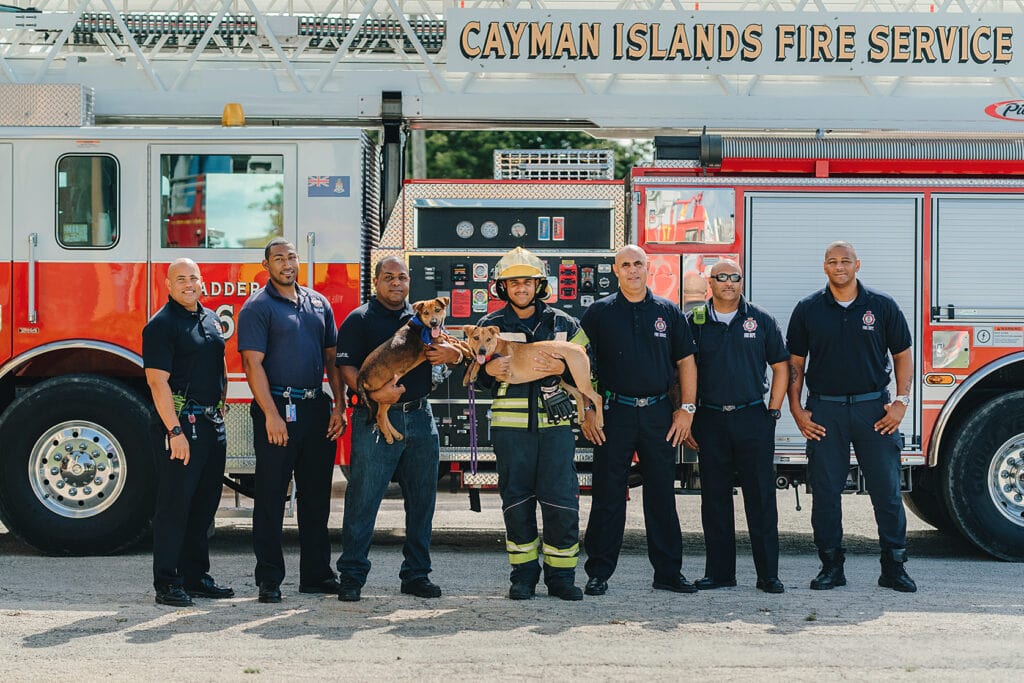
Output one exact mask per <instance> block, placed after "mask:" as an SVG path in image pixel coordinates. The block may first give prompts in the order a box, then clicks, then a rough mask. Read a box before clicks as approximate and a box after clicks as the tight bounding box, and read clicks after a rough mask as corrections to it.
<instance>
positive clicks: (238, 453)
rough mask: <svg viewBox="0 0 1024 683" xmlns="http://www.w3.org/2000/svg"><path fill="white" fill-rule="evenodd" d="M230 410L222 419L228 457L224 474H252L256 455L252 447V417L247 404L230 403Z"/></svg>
mask: <svg viewBox="0 0 1024 683" xmlns="http://www.w3.org/2000/svg"><path fill="white" fill-rule="evenodd" d="M231 407H232V410H229V411H228V414H227V417H225V418H224V428H225V430H226V431H227V437H228V457H227V464H226V465H225V467H224V471H225V472H230V473H232V474H252V473H253V472H255V471H256V453H255V452H254V451H253V447H252V416H251V415H249V405H248V404H247V403H232V404H231Z"/></svg>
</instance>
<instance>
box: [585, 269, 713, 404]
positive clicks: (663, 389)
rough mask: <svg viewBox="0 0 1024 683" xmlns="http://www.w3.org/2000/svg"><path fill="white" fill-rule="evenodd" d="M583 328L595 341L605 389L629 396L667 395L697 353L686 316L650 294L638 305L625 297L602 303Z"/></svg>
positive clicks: (589, 310)
mask: <svg viewBox="0 0 1024 683" xmlns="http://www.w3.org/2000/svg"><path fill="white" fill-rule="evenodd" d="M580 325H581V326H582V327H583V331H584V332H586V334H587V338H588V339H590V350H591V356H592V357H593V359H594V362H595V365H596V374H597V379H598V383H599V385H600V387H601V389H602V390H605V391H612V392H615V393H617V394H622V395H624V396H632V397H634V398H636V397H641V396H658V395H660V394H664V393H667V392H668V390H669V388H670V387H671V386H672V382H673V379H674V377H675V370H676V363H677V362H679V361H680V360H682V359H683V358H686V357H687V356H691V355H693V354H694V353H695V352H696V350H697V347H696V345H695V344H694V342H693V336H692V335H691V334H690V327H689V325H687V324H686V318H685V317H684V316H683V312H682V311H681V310H679V307H678V306H676V305H675V304H674V303H672V302H671V301H669V300H668V299H664V298H662V297H660V296H655V295H654V294H652V293H651V290H650V289H649V288H648V290H647V296H646V297H644V299H643V301H638V302H636V303H633V302H631V301H630V300H629V299H627V298H626V297H624V296H623V295H622V292H616V293H615V294H612V295H610V296H606V297H604V298H602V299H598V300H597V301H595V302H594V303H592V304H591V305H590V306H589V307H588V308H587V310H586V311H585V312H584V313H583V317H582V318H581V319H580Z"/></svg>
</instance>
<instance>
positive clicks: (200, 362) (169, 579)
mask: <svg viewBox="0 0 1024 683" xmlns="http://www.w3.org/2000/svg"><path fill="white" fill-rule="evenodd" d="M166 284H167V291H168V299H167V303H166V304H165V305H164V307H163V308H161V309H160V310H159V311H158V312H157V314H156V315H154V316H153V318H152V319H151V320H150V321H149V323H148V324H147V325H146V327H145V328H143V330H142V359H143V364H144V366H145V369H146V382H147V383H148V384H149V389H150V392H151V393H152V395H153V403H154V405H155V406H156V412H157V414H158V415H159V416H160V422H159V424H158V425H157V427H156V428H155V429H154V434H153V437H154V451H155V454H156V465H157V467H156V469H157V475H158V477H159V484H158V489H157V499H156V511H155V513H154V515H153V587H154V588H155V589H156V602H157V603H158V604H161V605H170V606H172V607H188V606H189V605H191V604H192V598H194V597H201V598H213V599H218V598H230V597H233V596H234V594H235V592H234V591H233V590H231V589H230V588H222V587H220V586H218V585H217V583H216V582H215V581H214V580H213V577H211V576H210V574H209V571H210V551H209V547H208V545H207V540H206V531H207V529H209V528H210V524H211V523H212V522H213V517H214V515H215V514H216V512H217V505H218V504H219V503H220V494H221V479H222V477H223V476H224V458H225V455H226V450H227V440H226V439H225V434H224V412H223V411H224V396H225V391H226V389H227V372H226V368H225V365H224V338H223V336H221V334H222V330H221V326H220V321H219V320H218V318H217V316H216V315H215V314H214V313H213V311H211V310H209V309H207V308H204V307H203V305H202V304H201V303H199V298H200V296H201V295H202V291H203V280H202V276H201V275H200V273H199V266H197V265H196V264H195V262H194V261H192V260H191V259H186V258H182V259H178V260H177V261H175V262H174V263H172V264H171V265H170V267H169V268H168V269H167V281H166Z"/></svg>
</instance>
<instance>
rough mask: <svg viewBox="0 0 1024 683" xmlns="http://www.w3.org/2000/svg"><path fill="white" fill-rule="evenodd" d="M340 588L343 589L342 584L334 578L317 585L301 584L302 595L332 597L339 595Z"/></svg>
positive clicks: (319, 582)
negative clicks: (313, 594) (320, 594)
mask: <svg viewBox="0 0 1024 683" xmlns="http://www.w3.org/2000/svg"><path fill="white" fill-rule="evenodd" d="M339 588H341V584H340V583H338V580H337V579H336V578H334V577H333V576H332V577H330V578H328V579H324V580H323V581H318V582H317V583H301V582H300V583H299V592H300V593H330V594H331V595H337V593H338V589H339Z"/></svg>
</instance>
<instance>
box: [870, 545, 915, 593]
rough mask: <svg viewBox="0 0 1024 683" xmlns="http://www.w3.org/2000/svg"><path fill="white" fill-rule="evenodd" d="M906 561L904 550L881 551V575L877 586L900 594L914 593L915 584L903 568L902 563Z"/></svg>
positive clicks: (905, 551)
mask: <svg viewBox="0 0 1024 683" xmlns="http://www.w3.org/2000/svg"><path fill="white" fill-rule="evenodd" d="M906 561H907V549H906V548H892V549H891V550H883V551H882V558H881V560H880V562H881V563H882V575H881V576H879V577H878V585H879V586H881V587H882V588H891V589H893V590H894V591H899V592H900V593H916V592H917V584H916V583H914V580H913V579H912V578H910V575H909V574H907V570H906V569H904V568H903V563H904V562H906Z"/></svg>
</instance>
